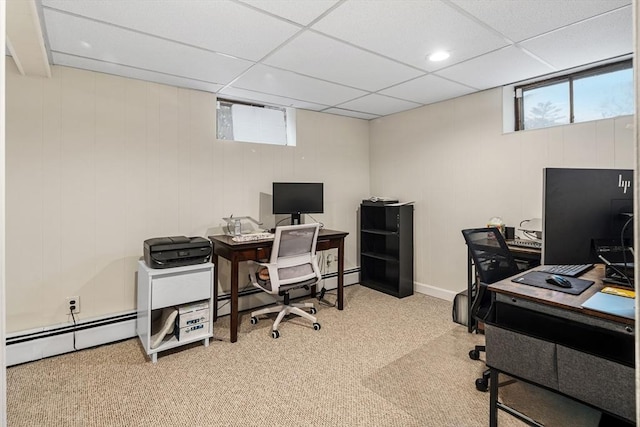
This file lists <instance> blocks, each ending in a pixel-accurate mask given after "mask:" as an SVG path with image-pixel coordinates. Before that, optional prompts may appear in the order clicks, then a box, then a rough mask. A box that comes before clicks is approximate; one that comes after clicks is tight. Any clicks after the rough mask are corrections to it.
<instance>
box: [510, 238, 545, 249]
mask: <svg viewBox="0 0 640 427" xmlns="http://www.w3.org/2000/svg"><path fill="white" fill-rule="evenodd" d="M507 245H509V246H519V247H521V248H532V249H542V242H541V241H540V240H527V239H514V240H507Z"/></svg>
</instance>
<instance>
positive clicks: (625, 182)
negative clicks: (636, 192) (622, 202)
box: [618, 174, 631, 194]
mask: <svg viewBox="0 0 640 427" xmlns="http://www.w3.org/2000/svg"><path fill="white" fill-rule="evenodd" d="M618 188H622V189H623V191H622V192H623V193H624V194H627V188H631V180H624V179H622V174H620V175H618Z"/></svg>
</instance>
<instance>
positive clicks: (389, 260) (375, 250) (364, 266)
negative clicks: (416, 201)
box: [360, 200, 413, 298]
mask: <svg viewBox="0 0 640 427" xmlns="http://www.w3.org/2000/svg"><path fill="white" fill-rule="evenodd" d="M392 205H393V204H392V203H385V202H371V201H367V200H365V201H363V202H362V204H361V205H360V284H362V285H363V286H366V287H368V288H371V289H375V290H377V291H380V292H384V293H386V294H389V295H393V296H395V297H398V298H404V297H406V296H409V295H412V294H413V205H403V206H392Z"/></svg>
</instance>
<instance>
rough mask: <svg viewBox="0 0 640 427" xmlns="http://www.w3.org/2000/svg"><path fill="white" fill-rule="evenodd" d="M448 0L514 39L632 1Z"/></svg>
mask: <svg viewBox="0 0 640 427" xmlns="http://www.w3.org/2000/svg"><path fill="white" fill-rule="evenodd" d="M451 1H452V2H453V3H455V4H456V5H457V6H459V7H461V8H462V9H464V10H466V11H467V12H469V13H471V14H472V15H474V16H475V17H477V18H478V19H480V20H481V21H483V22H485V23H486V24H488V25H490V26H491V27H493V28H494V29H496V30H497V31H498V32H500V33H501V34H504V35H505V36H507V37H508V38H509V39H511V40H512V41H514V42H518V41H522V40H524V39H528V38H530V37H534V36H537V35H539V34H543V33H546V32H548V31H551V30H555V29H557V28H561V27H563V26H566V25H569V24H572V23H575V22H578V21H581V20H583V19H586V18H589V17H592V16H595V15H599V14H601V13H605V12H608V11H611V10H614V9H617V8H619V7H622V6H625V5H629V4H631V0H580V2H576V1H558V0H536V1H513V0H474V1H469V0H451ZM525 17H526V19H525Z"/></svg>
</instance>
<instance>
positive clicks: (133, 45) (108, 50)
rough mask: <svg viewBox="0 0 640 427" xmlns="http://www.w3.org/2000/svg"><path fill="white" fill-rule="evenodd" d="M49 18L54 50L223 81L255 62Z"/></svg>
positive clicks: (97, 25)
mask: <svg viewBox="0 0 640 427" xmlns="http://www.w3.org/2000/svg"><path fill="white" fill-rule="evenodd" d="M45 19H46V20H47V30H48V35H49V44H50V47H51V50H52V52H60V53H67V54H70V55H75V56H79V57H85V58H90V59H96V60H99V61H104V62H111V63H115V64H121V65H126V66H129V67H135V68H139V69H142V70H152V71H157V72H160V73H166V74H170V75H174V76H178V77H187V78H192V79H196V80H202V81H205V82H209V83H222V84H225V83H227V82H229V81H230V80H232V79H233V78H235V77H236V76H237V75H238V74H240V73H241V72H243V71H244V70H246V69H247V68H249V67H250V66H251V64H252V63H251V62H249V61H244V60H240V59H235V58H230V57H228V56H225V55H219V54H216V53H212V52H208V51H206V50H202V49H197V48H193V47H190V46H186V45H183V44H179V43H172V42H169V41H167V40H162V39H158V38H155V37H150V36H146V35H143V34H140V33H136V32H132V31H124V30H121V29H118V28H116V27H113V26H110V25H105V24H100V23H98V22H95V21H91V20H87V19H81V18H77V17H74V16H71V15H67V14H64V13H59V12H54V11H52V10H45ZM168 59H170V60H168Z"/></svg>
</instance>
